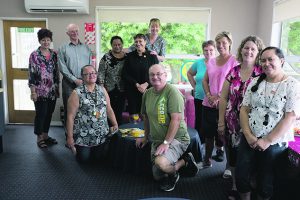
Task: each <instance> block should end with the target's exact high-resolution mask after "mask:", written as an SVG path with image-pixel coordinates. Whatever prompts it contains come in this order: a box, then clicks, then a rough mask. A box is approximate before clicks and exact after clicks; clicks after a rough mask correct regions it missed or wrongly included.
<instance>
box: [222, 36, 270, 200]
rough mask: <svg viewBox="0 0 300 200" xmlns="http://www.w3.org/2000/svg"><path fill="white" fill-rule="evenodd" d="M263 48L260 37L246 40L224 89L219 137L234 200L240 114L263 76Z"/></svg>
mask: <svg viewBox="0 0 300 200" xmlns="http://www.w3.org/2000/svg"><path fill="white" fill-rule="evenodd" d="M263 48H264V44H263V42H262V40H261V39H260V38H259V37H256V36H248V37H246V38H245V39H244V40H243V41H242V42H241V44H240V46H239V48H238V54H237V60H238V61H239V62H240V64H239V65H237V66H235V67H234V68H232V69H231V70H230V71H229V73H228V74H227V76H226V80H225V82H224V84H223V88H222V93H221V98H220V105H219V120H218V133H219V134H220V135H221V136H225V148H226V151H225V152H226V158H227V163H228V165H229V168H230V172H231V174H232V190H231V191H230V193H229V198H230V199H237V198H238V192H237V190H236V184H235V165H236V156H237V148H238V146H239V143H240V138H241V136H242V133H241V132H240V129H241V127H240V122H239V110H240V106H241V103H242V101H243V96H244V93H245V91H246V89H247V86H248V85H249V83H250V82H251V81H252V79H253V78H254V77H257V76H259V75H260V74H261V73H262V69H261V67H260V66H259V65H258V55H259V52H261V51H262V49H263ZM226 170H228V169H226ZM226 170H225V172H226ZM225 172H224V175H223V176H226V174H228V172H227V173H225ZM225 178H226V177H225Z"/></svg>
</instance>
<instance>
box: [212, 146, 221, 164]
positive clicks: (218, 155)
mask: <svg viewBox="0 0 300 200" xmlns="http://www.w3.org/2000/svg"><path fill="white" fill-rule="evenodd" d="M212 159H214V160H215V161H217V162H222V161H223V160H224V151H223V150H221V149H217V151H216V155H214V156H213V157H212Z"/></svg>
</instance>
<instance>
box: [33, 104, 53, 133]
mask: <svg viewBox="0 0 300 200" xmlns="http://www.w3.org/2000/svg"><path fill="white" fill-rule="evenodd" d="M55 104H56V99H55V100H50V99H49V100H45V101H36V102H34V106H35V118H34V134H36V135H41V134H42V133H48V131H49V127H50V123H51V119H52V113H53V111H54V109H55Z"/></svg>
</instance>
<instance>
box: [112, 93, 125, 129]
mask: <svg viewBox="0 0 300 200" xmlns="http://www.w3.org/2000/svg"><path fill="white" fill-rule="evenodd" d="M108 96H109V98H110V104H111V107H112V109H113V110H114V113H115V116H116V118H117V122H118V125H120V124H122V123H123V122H122V113H123V111H124V109H125V93H124V92H120V90H118V89H117V88H115V89H113V90H112V91H110V92H108Z"/></svg>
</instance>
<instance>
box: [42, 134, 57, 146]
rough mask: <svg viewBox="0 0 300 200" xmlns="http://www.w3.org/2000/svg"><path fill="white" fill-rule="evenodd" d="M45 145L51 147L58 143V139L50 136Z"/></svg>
mask: <svg viewBox="0 0 300 200" xmlns="http://www.w3.org/2000/svg"><path fill="white" fill-rule="evenodd" d="M45 143H46V144H48V145H51V144H57V143H58V142H57V141H56V139H54V138H52V137H50V136H48V138H47V139H45Z"/></svg>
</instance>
